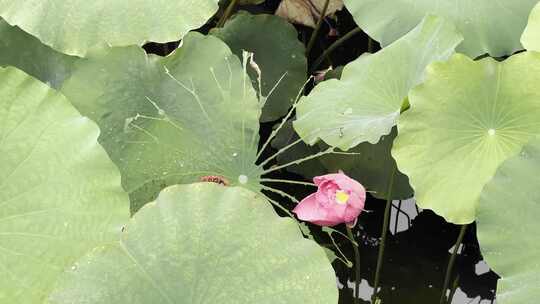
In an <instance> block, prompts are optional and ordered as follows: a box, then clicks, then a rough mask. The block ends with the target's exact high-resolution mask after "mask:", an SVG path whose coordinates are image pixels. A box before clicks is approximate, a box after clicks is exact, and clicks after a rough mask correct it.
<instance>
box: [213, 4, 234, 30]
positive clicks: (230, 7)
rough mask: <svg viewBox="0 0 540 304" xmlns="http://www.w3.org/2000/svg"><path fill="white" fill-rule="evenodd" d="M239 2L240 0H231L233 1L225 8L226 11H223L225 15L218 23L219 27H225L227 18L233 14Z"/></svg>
mask: <svg viewBox="0 0 540 304" xmlns="http://www.w3.org/2000/svg"><path fill="white" fill-rule="evenodd" d="M237 3H238V0H231V2H230V3H229V5H228V6H227V8H226V9H225V12H224V13H223V15H222V16H221V18H220V19H219V21H218V23H217V27H223V26H224V25H225V22H226V21H227V19H229V17H230V16H231V14H232V12H233V10H234V8H235V7H236V4H237Z"/></svg>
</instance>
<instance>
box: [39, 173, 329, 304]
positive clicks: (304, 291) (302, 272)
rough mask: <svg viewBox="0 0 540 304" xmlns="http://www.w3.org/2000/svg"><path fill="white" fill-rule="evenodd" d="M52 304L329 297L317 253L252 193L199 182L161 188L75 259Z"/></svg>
mask: <svg viewBox="0 0 540 304" xmlns="http://www.w3.org/2000/svg"><path fill="white" fill-rule="evenodd" d="M49 301H50V303H51V304H68V303H69V304H71V303H81V304H83V303H92V304H117V303H132V304H151V303H168V304H172V303H222V304H229V303H230V304H233V303H234V304H236V303H257V304H275V303H307V304H329V303H337V301H338V290H337V287H336V279H335V273H334V271H333V269H332V267H331V265H330V263H329V261H328V258H327V257H326V254H325V252H324V250H323V249H322V248H321V247H319V246H318V245H317V244H316V243H315V242H313V241H310V240H307V239H304V238H303V236H302V234H301V233H300V230H299V229H298V226H297V225H296V223H295V222H294V220H292V219H289V218H280V217H278V216H277V215H276V213H275V212H274V210H273V209H272V207H271V206H270V204H268V202H267V201H266V200H265V199H264V198H263V197H262V196H260V194H255V193H253V192H251V191H248V190H246V189H243V188H239V187H222V186H219V185H215V184H209V183H199V184H191V185H179V186H173V187H169V188H166V189H165V190H163V191H162V192H161V194H160V195H159V197H158V198H157V200H156V201H155V202H153V203H150V204H147V205H146V206H145V207H143V208H142V209H141V210H140V211H139V212H137V213H136V214H135V215H134V217H133V219H132V220H131V221H130V223H129V224H128V225H127V226H126V229H125V232H124V233H123V235H122V238H121V240H120V241H119V242H118V243H117V244H115V245H111V246H105V247H99V248H96V249H95V250H94V251H92V252H91V253H89V254H88V255H87V256H86V257H84V258H83V259H81V260H79V261H78V262H77V263H76V264H75V265H74V266H73V267H72V268H71V270H69V271H68V272H66V274H65V276H64V277H63V278H62V279H61V280H60V282H59V284H58V286H57V288H56V290H55V291H54V292H53V293H52V294H51V296H50V298H49Z"/></svg>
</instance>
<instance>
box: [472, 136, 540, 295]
mask: <svg viewBox="0 0 540 304" xmlns="http://www.w3.org/2000/svg"><path fill="white" fill-rule="evenodd" d="M538 170H540V138H538V137H537V138H535V139H533V140H531V141H530V142H529V143H528V144H527V145H526V146H525V147H524V148H523V150H522V152H521V154H519V155H516V156H513V157H512V158H509V159H508V160H506V161H505V162H504V163H503V164H502V165H501V166H500V167H499V169H498V170H497V173H496V174H495V176H494V177H493V179H492V180H491V181H489V183H488V184H487V185H486V186H485V187H484V189H483V190H482V194H481V196H480V204H479V207H478V219H477V231H478V240H479V242H480V247H481V249H482V255H483V256H484V258H485V259H486V260H487V262H488V264H489V266H490V267H491V268H492V269H493V270H495V271H496V272H497V273H498V274H499V276H500V277H501V279H499V282H498V287H497V303H501V304H512V303H534V302H535V301H536V299H538V296H540V264H538V260H539V259H540V247H539V245H538V244H539V241H540V238H539V237H538V234H537V233H536V232H537V231H538V229H539V228H540V223H539V222H538V214H540V192H538V185H539V184H540V176H539V175H538Z"/></svg>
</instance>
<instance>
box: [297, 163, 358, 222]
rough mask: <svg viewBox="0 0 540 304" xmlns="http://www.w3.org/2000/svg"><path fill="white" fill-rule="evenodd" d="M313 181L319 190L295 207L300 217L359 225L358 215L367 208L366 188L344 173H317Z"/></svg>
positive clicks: (307, 219) (302, 218) (315, 220)
mask: <svg viewBox="0 0 540 304" xmlns="http://www.w3.org/2000/svg"><path fill="white" fill-rule="evenodd" d="M313 182H314V183H315V184H316V185H317V186H318V189H317V192H315V193H313V194H311V195H309V196H308V197H306V198H304V199H303V200H302V201H301V202H300V203H299V204H298V205H297V206H296V208H294V210H293V212H294V213H296V215H297V216H298V218H299V219H301V220H304V221H308V222H311V223H313V224H316V225H319V226H335V225H337V224H341V223H346V224H347V225H349V226H351V225H352V226H354V225H355V224H356V219H357V217H358V215H360V213H361V212H362V210H364V203H365V201H366V189H364V187H363V186H362V185H361V184H360V183H359V182H357V181H355V180H353V179H351V178H350V177H348V176H347V175H345V174H343V172H339V173H337V174H327V175H322V176H317V177H315V178H314V179H313Z"/></svg>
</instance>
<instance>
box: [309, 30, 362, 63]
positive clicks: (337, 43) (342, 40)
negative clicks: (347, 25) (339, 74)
mask: <svg viewBox="0 0 540 304" xmlns="http://www.w3.org/2000/svg"><path fill="white" fill-rule="evenodd" d="M360 32H362V29H361V28H359V27H357V28H355V29H354V30H352V31H350V32H348V33H347V34H345V35H344V36H343V37H341V38H339V39H338V40H336V41H335V42H334V43H332V45H331V46H330V47H329V48H328V49H326V50H325V51H324V52H323V53H322V55H321V56H319V58H317V60H315V62H314V63H313V66H312V68H311V71H315V70H316V69H317V68H318V67H319V65H321V63H322V62H323V61H324V58H326V57H328V56H329V55H330V54H331V53H332V52H333V51H334V50H335V49H337V48H338V47H340V46H341V45H342V44H343V43H345V42H346V41H347V40H349V39H351V38H352V37H353V36H354V35H356V34H358V33H360Z"/></svg>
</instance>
